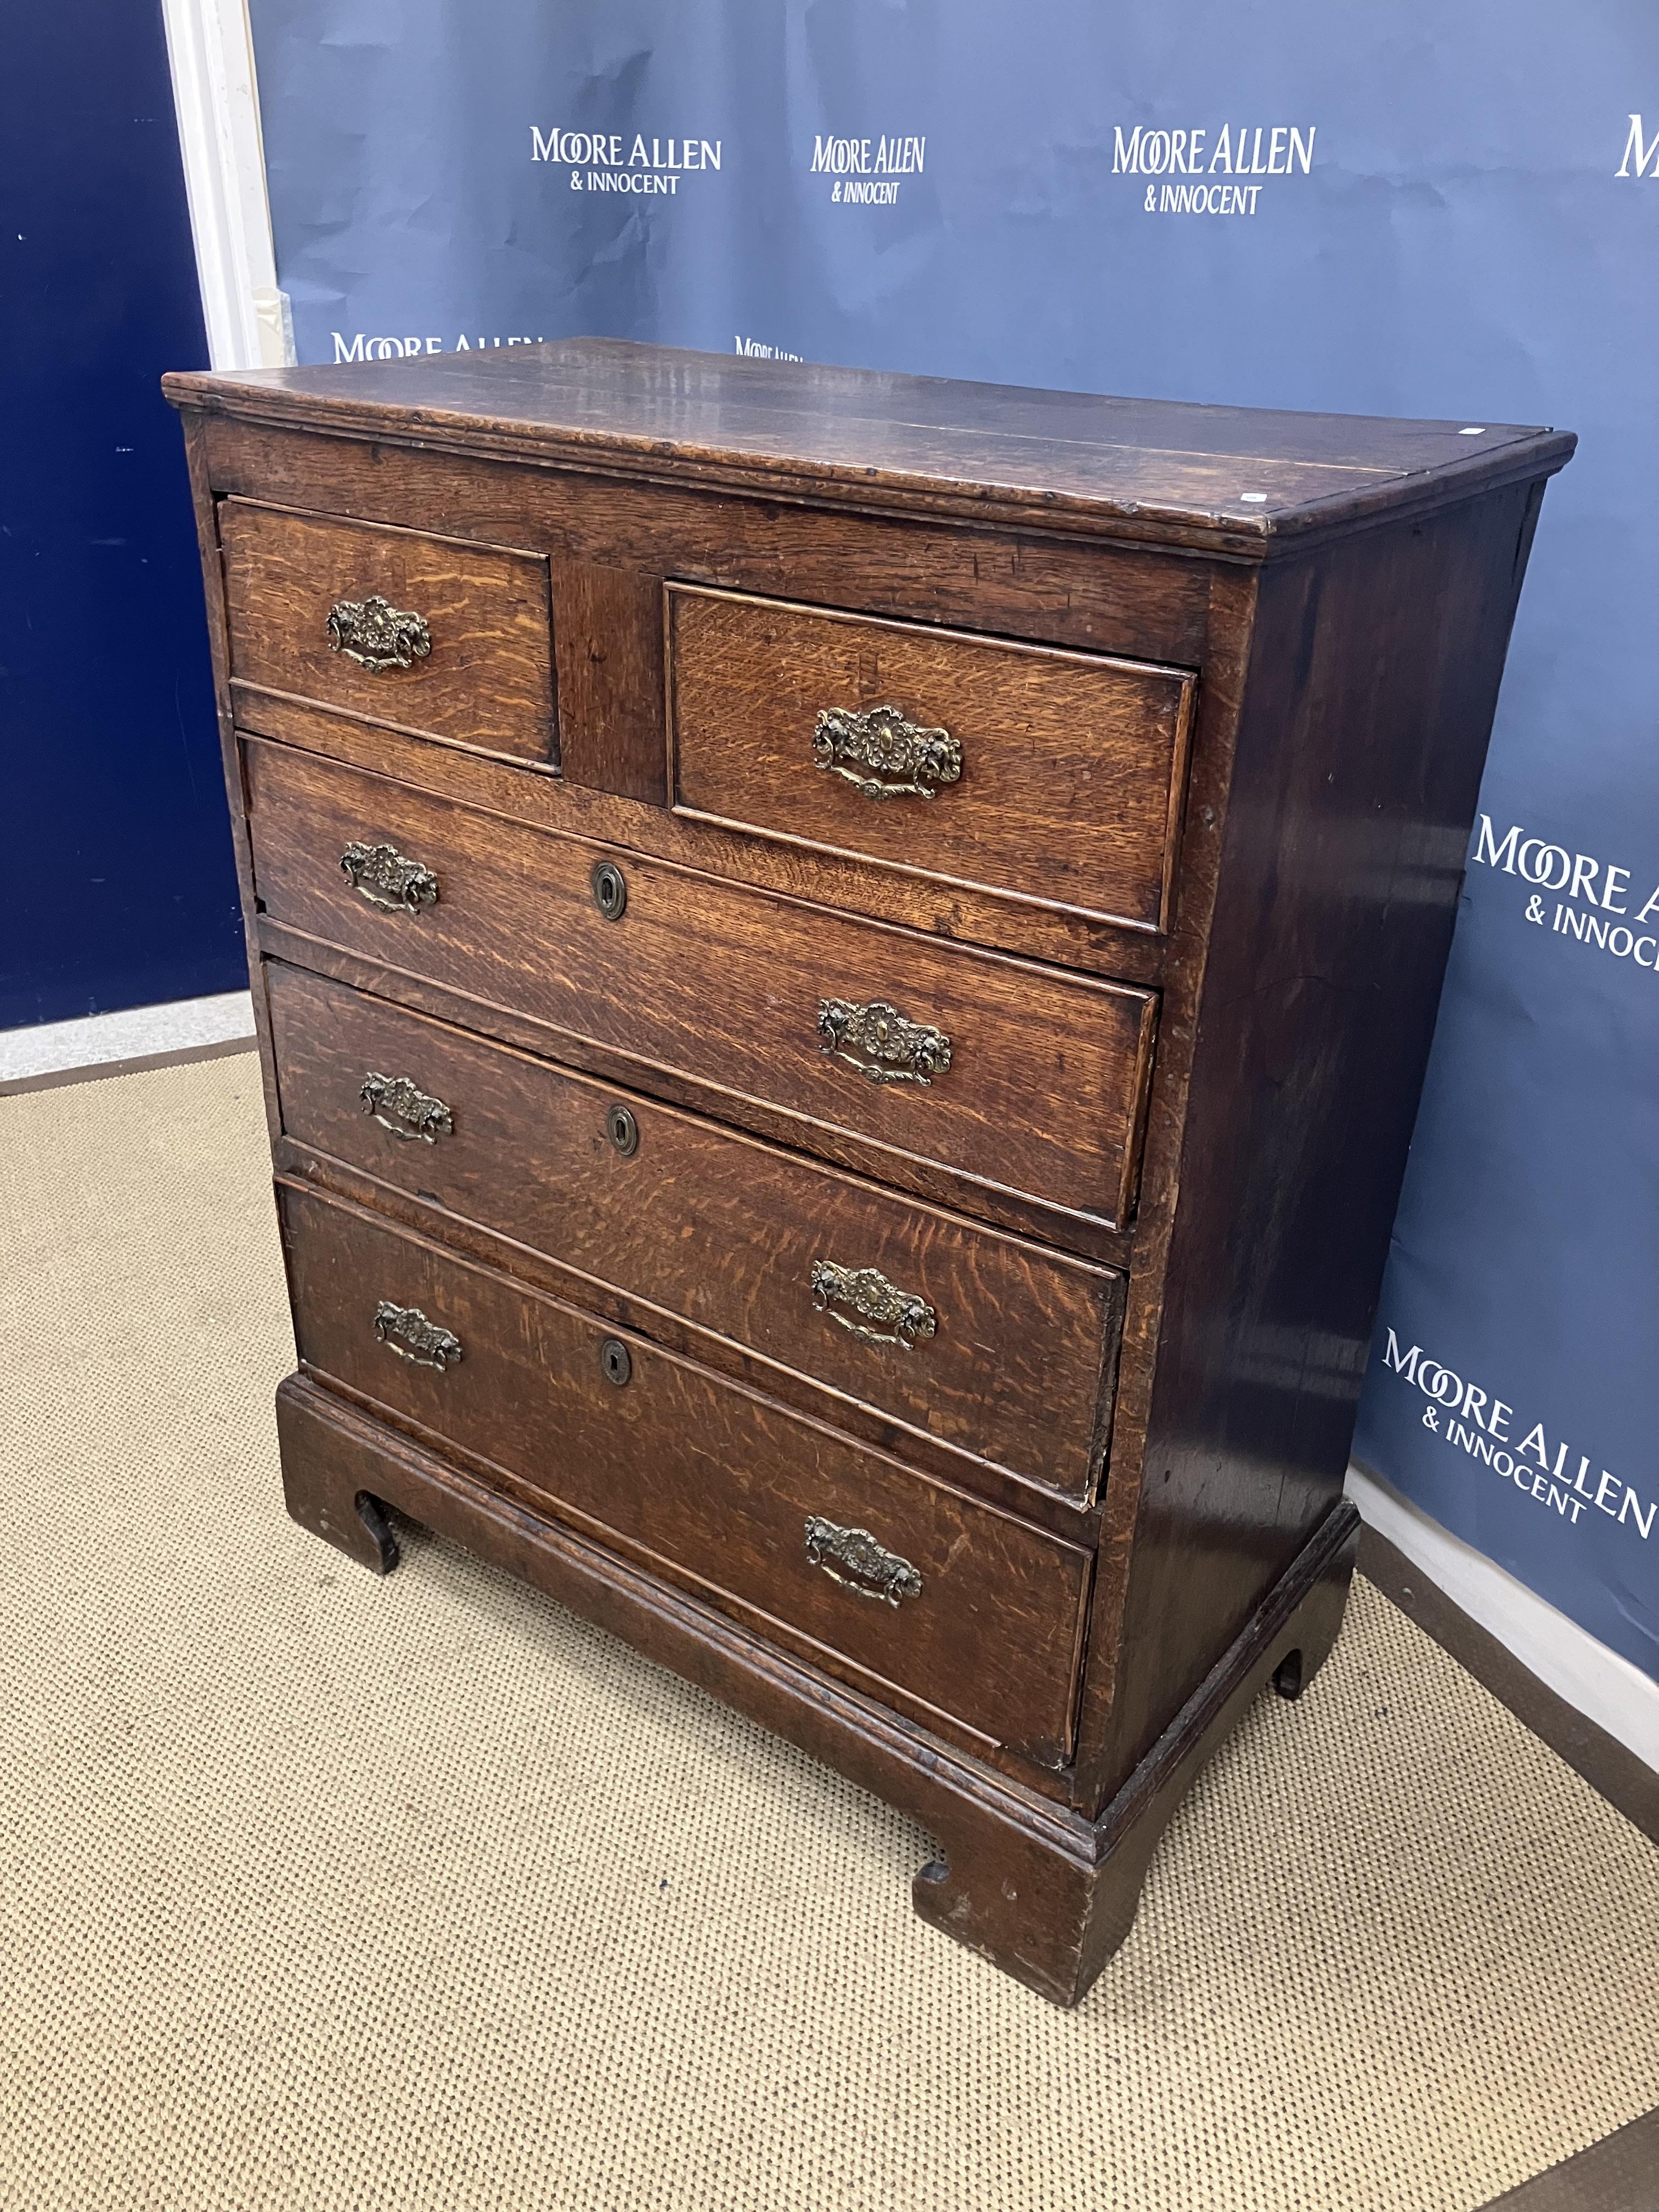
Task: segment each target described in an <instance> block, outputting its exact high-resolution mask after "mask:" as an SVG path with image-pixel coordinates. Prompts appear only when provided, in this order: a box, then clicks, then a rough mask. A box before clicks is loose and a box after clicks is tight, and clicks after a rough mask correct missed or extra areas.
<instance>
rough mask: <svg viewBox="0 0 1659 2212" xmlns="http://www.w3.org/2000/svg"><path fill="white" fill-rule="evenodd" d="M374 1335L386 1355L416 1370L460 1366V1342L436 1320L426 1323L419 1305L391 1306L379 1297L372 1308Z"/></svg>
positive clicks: (387, 1300)
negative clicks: (382, 1346)
mask: <svg viewBox="0 0 1659 2212" xmlns="http://www.w3.org/2000/svg"><path fill="white" fill-rule="evenodd" d="M374 1334H375V1335H376V1336H377V1337H378V1338H379V1339H380V1342H381V1343H382V1344H383V1345H385V1346H386V1350H387V1351H388V1352H396V1353H397V1355H398V1358H399V1359H407V1360H409V1361H410V1363H411V1364H413V1365H414V1366H416V1367H435V1368H436V1369H437V1370H439V1372H440V1373H442V1371H443V1370H444V1369H445V1368H447V1367H456V1366H459V1364H460V1358H461V1340H460V1338H459V1336H455V1335H453V1334H451V1333H450V1331H449V1330H448V1329H447V1328H439V1326H438V1324H437V1322H435V1321H428V1319H427V1317H426V1316H425V1315H424V1314H423V1313H422V1311H421V1310H420V1308H419V1306H394V1305H393V1304H392V1303H391V1301H390V1300H389V1299H386V1298H382V1299H381V1300H380V1304H379V1305H378V1306H376V1307H375V1309H374Z"/></svg>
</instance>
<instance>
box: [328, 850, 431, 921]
mask: <svg viewBox="0 0 1659 2212" xmlns="http://www.w3.org/2000/svg"><path fill="white" fill-rule="evenodd" d="M340 873H341V874H342V875H343V877H344V878H345V879H346V881H347V882H348V883H349V884H350V886H351V888H352V890H354V891H356V893H357V895H358V896H359V897H360V898H366V899H367V900H368V902H369V904H370V905H371V906H377V907H379V908H380V909H381V911H382V912H383V913H385V914H418V913H419V912H420V910H421V908H422V907H423V906H436V905H437V903H438V878H436V876H435V875H434V874H433V872H432V871H431V869H430V868H423V867H422V866H421V864H420V862H419V861H418V860H405V859H404V855H403V854H401V853H400V852H399V851H398V848H397V847H396V846H395V845H356V844H353V845H348V846H347V847H346V848H345V850H344V852H343V853H342V854H341V855H340Z"/></svg>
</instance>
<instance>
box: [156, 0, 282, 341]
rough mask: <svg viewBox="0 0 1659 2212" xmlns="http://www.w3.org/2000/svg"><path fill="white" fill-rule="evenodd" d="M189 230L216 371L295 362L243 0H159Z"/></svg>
mask: <svg viewBox="0 0 1659 2212" xmlns="http://www.w3.org/2000/svg"><path fill="white" fill-rule="evenodd" d="M161 17H162V21H164V22H165V24H166V26H167V59H168V62H169V64H170V65H171V68H172V72H173V107H174V110H175V112H176V113H177V115H178V118H179V150H180V152H181V153H182V154H183V155H184V163H185V191H186V192H187V194H188V195H189V198H190V227H191V236H192V237H193V239H194V240H195V244H196V270H197V278H198V280H199V282H200V284H201V289H202V313H203V317H204V320H205V322H206V324H207V338H208V357H209V359H210V362H212V364H213V366H214V368H280V367H281V366H282V365H283V363H284V362H291V361H292V360H293V359H294V325H293V320H292V318H291V317H290V315H289V306H288V295H286V293H283V292H281V291H279V290H278V289H277V287H276V253H275V251H274V249H273V247H272V244H271V236H270V197H269V194H268V192H267V191H266V188H265V149H264V137H263V134H262V132H261V131H260V127H259V92H258V82H257V80H256V77H255V74H254V66H253V36H252V31H251V29H250V27H249V24H248V14H247V0H161Z"/></svg>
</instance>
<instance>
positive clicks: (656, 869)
mask: <svg viewBox="0 0 1659 2212" xmlns="http://www.w3.org/2000/svg"><path fill="white" fill-rule="evenodd" d="M244 756H245V759H246V784H247V793H248V801H249V823H250V828H251V833H252V844H253V861H254V873H255V880H256V886H257V890H258V898H259V902H260V907H261V910H262V911H263V912H264V914H265V915H268V916H269V917H270V919H271V920H272V921H277V922H282V923H285V924H287V925H288V926H289V927H291V928H294V929H296V930H300V931H302V932H304V933H307V935H309V936H311V937H313V938H316V939H322V940H324V941H325V943H327V944H330V945H337V946H339V947H340V948H342V949H343V951H348V952H350V953H355V954H357V955H359V956H360V957H364V958H366V959H368V960H371V961H373V962H374V963H377V967H378V968H379V969H380V972H381V974H382V975H385V976H386V978H387V982H386V988H387V990H388V993H389V994H392V995H396V975H398V974H399V973H401V974H404V975H410V976H413V977H415V978H417V979H420V980H424V981H428V982H431V983H435V984H437V985H439V986H441V987H445V988H447V989H449V990H452V991H456V992H459V993H463V994H466V995H467V996H468V997H470V998H472V999H474V1000H481V1001H483V1002H484V1003H486V1004H489V1005H494V1006H501V1007H503V1008H506V1009H508V1010H510V1011H512V1012H514V1013H516V1014H519V1015H521V1016H526V1017H528V1018H532V1019H533V1020H535V1021H537V1022H540V1023H544V1024H548V1025H550V1027H551V1028H553V1029H555V1030H562V1031H565V1032H567V1033H568V1034H569V1035H570V1036H573V1037H576V1038H580V1039H586V1040H589V1041H591V1042H594V1043H596V1044H598V1045H599V1046H600V1047H601V1048H605V1050H606V1051H607V1052H609V1053H611V1054H617V1055H623V1056H624V1057H625V1058H626V1059H627V1060H629V1062H631V1063H633V1064H634V1065H635V1066H636V1067H637V1068H638V1070H639V1072H640V1073H639V1080H640V1081H641V1085H642V1087H645V1088H647V1089H648V1088H650V1087H651V1085H650V1076H651V1072H652V1071H653V1070H660V1071H665V1072H668V1073H672V1074H674V1075H675V1076H677V1077H678V1078H684V1079H688V1080H689V1081H690V1083H692V1084H694V1085H698V1086H702V1087H703V1088H704V1089H705V1090H706V1091H707V1092H708V1095H709V1097H710V1102H711V1103H714V1104H716V1105H717V1106H718V1109H719V1110H720V1112H721V1113H722V1114H723V1115H726V1116H727V1117H729V1118H732V1119H735V1120H738V1121H742V1120H743V1119H744V1115H745V1112H746V1111H747V1109H749V1108H750V1106H751V1105H754V1104H758V1105H759V1106H760V1107H762V1108H763V1109H767V1110H768V1111H769V1113H770V1114H771V1115H774V1116H775V1115H779V1114H781V1115H787V1116H789V1117H791V1119H792V1135H793V1137H794V1138H795V1139H796V1140H797V1141H799V1143H800V1145H801V1146H803V1147H804V1148H805V1149H808V1150H817V1149H819V1148H820V1146H821V1145H822V1143H823V1137H824V1135H826V1134H830V1135H839V1134H843V1133H844V1134H846V1135H850V1136H852V1137H854V1138H856V1139H862V1140H863V1142H864V1144H865V1145H866V1146H870V1147H873V1148H877V1150H876V1154H875V1158H874V1160H873V1161H872V1164H875V1165H877V1167H878V1172H879V1173H880V1175H881V1176H882V1179H883V1180H884V1181H890V1182H895V1183H896V1184H899V1185H900V1186H902V1187H905V1188H916V1187H918V1175H917V1164H918V1163H919V1162H920V1163H927V1162H936V1163H938V1164H940V1165H942V1166H944V1167H945V1168H947V1169H949V1170H953V1171H954V1172H955V1173H956V1174H957V1176H962V1177H964V1178H967V1179H969V1181H970V1182H973V1183H977V1184H981V1185H984V1186H986V1187H987V1188H990V1189H993V1190H996V1191H1000V1192H1003V1193H1012V1194H1018V1195H1021V1196H1025V1197H1029V1198H1031V1199H1034V1200H1036V1201H1037V1202H1038V1203H1039V1204H1042V1205H1045V1206H1054V1207H1058V1208H1060V1209H1064V1210H1065V1211H1066V1212H1072V1213H1075V1214H1078V1215H1080V1216H1083V1217H1085V1218H1087V1219H1088V1220H1091V1221H1093V1222H1097V1223H1101V1224H1103V1225H1108V1226H1109V1225H1115V1224H1116V1223H1118V1222H1120V1221H1121V1220H1123V1219H1124V1218H1126V1216H1127V1212H1128V1210H1129V1206H1130V1204H1131V1201H1132V1197H1133V1178H1134V1171H1135V1164H1136V1152H1137V1149H1138V1145H1139V1115H1140V1104H1141V1100H1142V1097H1143V1096H1144V1091H1145V1085H1146V1078H1147V1073H1148V1070H1149V1067H1150V1064H1151V1056H1152V1033H1153V1026H1154V1021H1155V1016H1156V1008H1157V1000H1156V998H1155V996H1154V994H1152V993H1150V992H1147V991H1144V990H1139V989H1133V988H1131V987H1127V986H1125V985H1120V984H1113V983H1103V982H1097V981H1094V980H1093V979H1092V978H1087V977H1082V976H1078V975H1068V974H1066V973H1065V972H1063V971H1060V970H1058V969H1048V968H1042V967H1038V966H1036V965H1034V964H1032V963H1029V962H1025V961H1018V960H1011V959H1007V958H1005V957H1001V956H1000V955H997V954H993V953H985V952H978V951H969V950H967V949H966V948H964V947H962V946H957V945H949V944H945V943H942V942H940V941H939V940H937V939H932V938H927V937H923V936H921V935H919V934H917V933H915V932H913V931H908V930H900V929H893V928H890V927H885V926H884V925H881V924H878V923H874V922H866V921H860V920H859V919H857V918H856V917H854V916H852V915H845V914H838V913H833V912H831V911H829V909H827V908H822V907H813V906H807V905H805V904H803V903H802V902H799V901H796V900H793V899H785V898H779V897H776V896H773V895H772V894H770V893H768V892H763V891H757V890H750V889H747V888H745V887H743V886H740V885H737V884H730V883H726V882H723V881H721V880H720V879H719V878H714V877H710V876H705V875H702V874H701V873H697V872H692V871H690V870H687V869H684V868H677V867H672V866H668V865H666V864H665V863H663V862H660V861H654V860H647V859H644V858H642V857H641V856H640V855H638V854H632V853H629V852H625V851H621V850H617V849H614V848H605V847H600V846H596V845H594V844H592V843H590V842H586V840H583V839H580V838H574V837H568V836H560V835H555V834H553V833H550V832H548V831H544V830H539V829H532V828H529V827H527V826H526V825H525V824H524V823H518V822H513V821H508V820H507V819H505V818H503V817H500V816H496V815H487V814H483V813H481V812H478V811H475V810H473V809H471V808H466V807H460V806H457V805H453V803H452V802H450V801H447V800H446V799H440V798H437V797H435V796H434V795H433V794H431V793H427V792H423V791H418V790H416V789H414V788H413V787H410V786H409V785H406V784H401V783H395V782H392V781H389V780H388V779H386V778H385V777H382V776H377V775H366V774H364V773H363V772H362V771H361V770H358V769H349V768H345V767H343V766H342V765H340V764H339V763H336V762H332V761H327V760H324V759H322V758H320V757H318V756H315V755H312V754H305V753H299V752H296V751H294V750H291V749H289V748H287V747H283V746H274V745H270V744H263V743H260V742H259V741H258V740H248V741H245V745H244ZM921 1187H922V1188H926V1187H927V1184H926V1182H922V1183H921Z"/></svg>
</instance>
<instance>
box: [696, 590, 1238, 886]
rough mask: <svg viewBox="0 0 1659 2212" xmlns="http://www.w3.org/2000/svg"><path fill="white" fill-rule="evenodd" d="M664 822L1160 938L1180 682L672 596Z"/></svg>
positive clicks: (909, 628)
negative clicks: (731, 832) (857, 863)
mask: <svg viewBox="0 0 1659 2212" xmlns="http://www.w3.org/2000/svg"><path fill="white" fill-rule="evenodd" d="M667 621H668V698H669V713H670V728H671V737H670V742H671V746H672V779H673V781H672V792H673V802H674V806H675V811H677V812H678V813H681V814H684V815H689V816H692V817H701V818H702V819H705V820H709V821H714V822H719V823H723V824H726V825H729V826H732V827H735V828H738V829H748V830H752V831H754V832H756V833H757V835H759V836H764V837H775V838H780V839H783V840H786V841H788V842H793V843H797V844H802V845H807V846H811V847H815V848H818V849H819V850H822V851H828V852H832V853H836V854H844V855H846V856H848V857H849V858H852V859H854V860H868V861H872V862H874V863H875V864H876V865H878V866H883V867H890V868H901V869H904V870H906V871H907V872H909V873H911V874H915V875H919V876H925V877H933V878H938V879H939V880H940V881H941V882H945V883H952V884H963V885H964V886H972V887H974V888H976V889H979V890H990V891H994V892H1000V893H1002V894H1004V895H1006V896H1012V897H1015V898H1019V899H1027V900H1035V901H1036V902H1039V903H1041V904H1042V905H1045V906H1054V907H1060V908H1067V909H1069V910H1070V911H1072V912H1073V913H1078V914H1082V915H1088V916H1090V917H1091V918H1096V919H1098V920H1101V921H1111V922H1117V923H1120V924H1126V925H1127V926H1128V927H1132V928H1137V929H1149V930H1161V929H1164V928H1167V927H1168V926H1169V920H1170V895H1171V888H1172V877H1173V872H1174V862H1175V850H1176V833H1177V830H1178V828H1179V823H1180V812H1181V795H1182V786H1183V783H1184V781H1185V774H1186V756H1187V744H1188V730H1189V728H1190V725H1191V721H1192V714H1193V702H1194V692H1195V690H1196V688H1197V679H1196V678H1195V677H1194V676H1193V675H1192V674H1191V673H1190V672H1189V671H1186V670H1183V669H1178V668H1164V667H1159V666H1158V665H1155V664H1152V663H1150V662H1146V661H1137V660H1120V659H1109V658H1108V657H1107V656H1105V655H1103V654H1097V653H1070V652H1062V651H1060V650H1057V649H1056V648H1054V647H1048V646H1039V645H1024V644H1020V643H1018V642H1016V641H1011V640H1006V639H1001V638H992V637H978V636H974V635H970V634H969V633H968V632H966V631H963V630H951V629H931V628H928V627H926V626H924V625H922V624H921V623H900V622H884V621H878V620H877V619H875V618H874V617H871V616H867V615H858V614H843V613H840V612H837V611H835V610H833V609H829V608H823V607H805V606H793V605H789V604H787V602H784V601H781V600H776V599H757V598H752V597H750V596H747V595H745V594H743V593H740V592H715V591H708V590H705V589H702V588H701V587H700V586H692V585H683V584H670V585H669V586H668V609H667Z"/></svg>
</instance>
